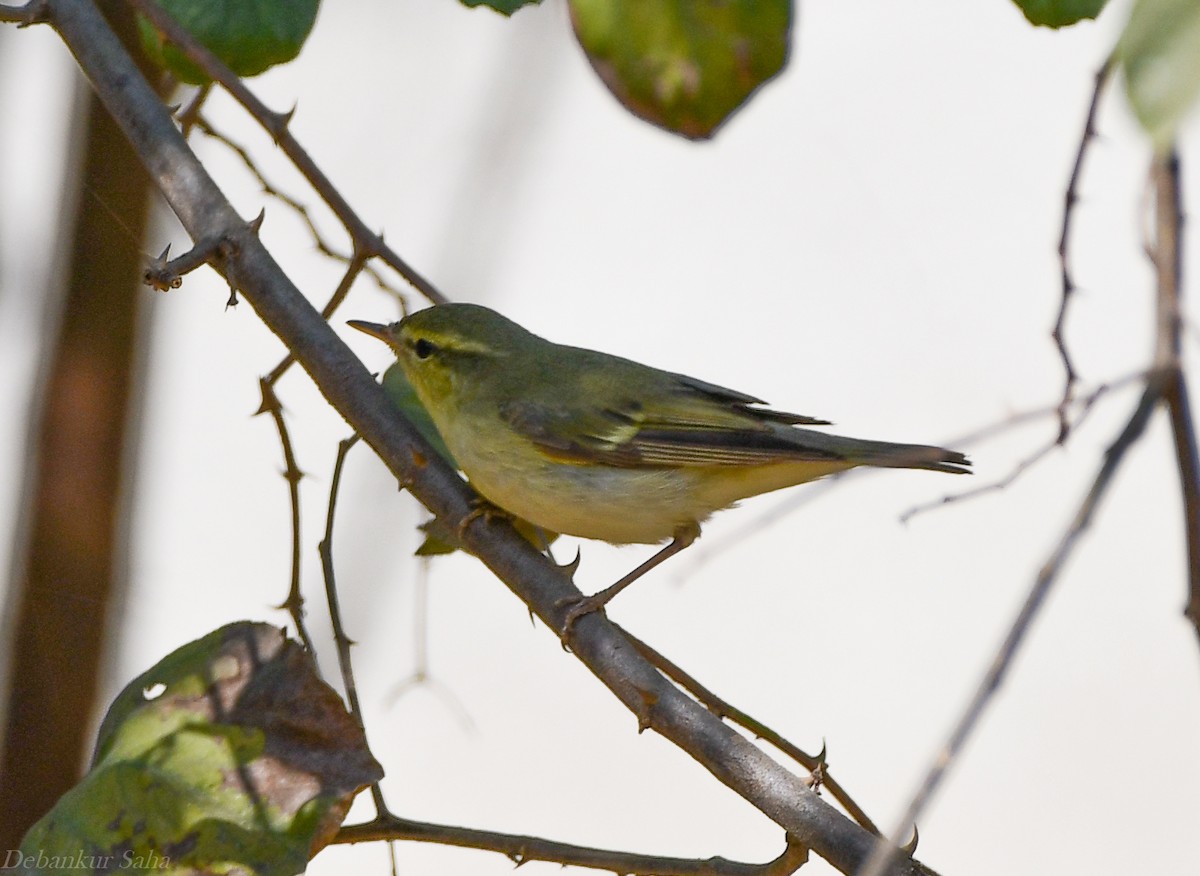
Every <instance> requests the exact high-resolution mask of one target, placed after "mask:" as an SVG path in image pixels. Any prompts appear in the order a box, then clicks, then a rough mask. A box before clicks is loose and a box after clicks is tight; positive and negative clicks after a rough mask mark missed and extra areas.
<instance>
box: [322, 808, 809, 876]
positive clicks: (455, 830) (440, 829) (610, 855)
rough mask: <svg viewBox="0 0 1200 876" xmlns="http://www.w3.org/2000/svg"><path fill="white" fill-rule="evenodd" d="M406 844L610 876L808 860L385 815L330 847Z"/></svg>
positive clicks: (761, 874)
mask: <svg viewBox="0 0 1200 876" xmlns="http://www.w3.org/2000/svg"><path fill="white" fill-rule="evenodd" d="M382 839H388V840H410V841H418V842H434V843H439V844H441V845H447V846H458V847H460V848H468V849H481V850H483V851H489V852H499V853H500V854H502V855H504V856H506V857H507V858H509V859H510V860H511V861H512V862H513V863H514V864H515V865H516V866H518V867H519V866H521V865H522V864H525V863H527V862H529V861H549V862H553V863H558V864H562V865H564V866H565V865H571V866H574V867H590V868H592V869H595V870H611V871H612V872H614V873H636V874H655V876H788V874H790V873H794V872H796V871H797V870H798V869H799V868H800V866H801V865H802V864H804V863H805V861H807V860H808V849H806V848H805V847H804V846H803V845H802V844H801V843H799V842H796V841H794V840H791V839H789V840H788V843H787V847H786V848H785V849H784V850H783V854H781V855H780V856H779V857H778V858H775V859H774V860H772V861H768V862H767V863H765V864H745V863H741V862H738V861H729V860H726V859H725V858H708V859H705V860H697V859H693V858H662V857H656V856H652V855H638V854H634V853H632V852H615V851H610V850H607V849H594V848H589V847H587V846H576V845H572V844H570V843H560V842H555V841H553V840H547V839H542V838H540V837H534V836H519V835H515V834H507V833H496V832H494V831H487V830H475V829H473V828H467V827H454V826H451V825H444V824H427V823H425V822H419V821H409V820H408V819H404V818H398V817H397V816H394V815H387V816H383V817H380V818H377V819H375V820H374V821H371V822H368V823H366V824H355V825H351V826H349V827H343V828H342V829H341V830H340V831H339V832H338V835H337V837H336V838H335V839H334V842H335V843H357V842H364V841H366V840H382Z"/></svg>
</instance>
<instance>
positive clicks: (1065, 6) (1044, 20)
mask: <svg viewBox="0 0 1200 876" xmlns="http://www.w3.org/2000/svg"><path fill="white" fill-rule="evenodd" d="M1013 2H1014V3H1016V4H1017V6H1019V7H1020V8H1021V11H1022V12H1023V13H1025V17H1026V18H1028V19H1029V21H1030V23H1031V24H1037V25H1041V26H1042V27H1066V26H1067V25H1071V24H1078V23H1079V22H1080V21H1083V20H1084V19H1085V18H1095V17H1096V16H1097V15H1099V14H1100V10H1101V9H1103V8H1104V4H1105V3H1107V2H1108V0H1013Z"/></svg>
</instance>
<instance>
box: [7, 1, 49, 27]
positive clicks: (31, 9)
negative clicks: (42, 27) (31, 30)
mask: <svg viewBox="0 0 1200 876" xmlns="http://www.w3.org/2000/svg"><path fill="white" fill-rule="evenodd" d="M47 20H48V5H47V3H46V2H45V0H30V2H28V3H25V4H23V5H21V6H0V21H4V22H9V23H10V24H15V25H17V27H29V26H30V25H31V24H42V23H43V22H45V21H47Z"/></svg>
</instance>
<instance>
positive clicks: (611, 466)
mask: <svg viewBox="0 0 1200 876" xmlns="http://www.w3.org/2000/svg"><path fill="white" fill-rule="evenodd" d="M349 325H350V326H351V327H353V328H355V329H358V330H359V331H362V332H365V333H366V334H368V335H371V336H373V337H375V338H378V339H379V340H382V341H384V342H385V343H386V344H387V345H388V346H389V347H391V349H392V351H393V352H394V353H395V354H396V357H397V362H398V364H399V366H400V367H401V368H402V369H403V371H404V374H405V376H406V377H407V378H408V381H409V382H410V383H411V384H412V387H413V389H414V390H415V392H416V394H417V397H418V399H419V400H420V402H421V404H422V405H423V406H424V408H425V409H426V411H428V413H429V416H430V417H431V418H432V420H433V422H434V424H435V425H436V426H437V431H438V433H439V434H440V435H441V437H442V439H443V440H444V441H445V444H446V446H447V447H448V448H449V450H450V452H451V453H452V454H453V457H454V458H455V459H456V460H457V464H458V466H459V468H460V469H461V470H462V471H463V472H464V473H465V474H466V476H467V478H468V480H469V481H470V483H471V485H472V486H473V487H474V488H475V490H476V491H477V492H478V493H479V494H480V495H481V496H482V497H483V498H484V499H485V500H486V501H487V502H488V503H490V504H491V505H493V506H495V507H496V508H499V509H501V510H502V511H504V512H507V513H508V514H510V515H512V516H515V517H518V518H523V519H524V520H527V521H529V522H531V523H532V524H534V525H535V526H538V527H542V528H543V529H545V530H548V531H552V532H558V533H565V534H567V535H573V536H578V537H580V538H586V539H596V540H600V541H605V542H609V543H611V544H661V543H663V542H667V541H668V540H670V541H669V543H668V544H666V545H665V546H664V547H663V548H662V549H661V550H659V551H658V552H657V553H656V554H654V555H653V556H652V557H651V558H650V559H648V560H647V561H645V562H644V563H642V564H641V565H639V566H638V567H637V568H635V569H634V570H633V571H631V572H630V573H629V574H628V575H625V576H624V577H622V578H621V579H620V580H618V581H617V582H615V583H614V584H612V585H611V586H609V587H606V588H604V589H603V590H601V591H599V592H597V593H594V594H592V595H591V596H588V597H583V598H579V599H576V600H573V604H572V605H571V606H570V607H569V610H568V611H567V613H566V616H565V621H564V631H566V632H569V631H570V630H571V628H572V627H573V625H574V623H575V622H576V621H577V620H578V619H580V618H581V617H583V616H584V615H586V614H589V613H591V612H594V611H597V610H599V609H601V608H603V607H604V606H605V605H607V603H608V602H609V601H610V600H611V599H612V598H613V597H614V596H616V595H617V594H618V593H619V592H621V591H622V590H624V589H625V588H626V587H628V586H629V585H630V584H632V583H633V582H634V581H636V580H637V579H638V578H640V577H642V576H643V575H644V574H645V573H647V572H649V571H650V570H651V569H653V568H655V567H656V566H658V565H659V564H661V563H662V562H664V561H665V560H667V559H668V558H669V557H671V556H673V555H675V554H677V553H679V552H680V551H682V550H684V549H685V548H687V547H688V546H689V545H690V544H692V543H693V542H694V541H695V540H696V538H698V537H699V535H700V526H701V524H702V523H704V522H705V521H706V520H707V519H708V518H709V517H710V516H711V515H712V514H713V513H715V512H716V511H720V510H722V509H725V508H728V507H730V506H731V505H734V504H735V503H737V502H738V501H739V500H741V499H746V498H749V497H751V496H757V495H759V494H762V493H769V492H772V491H774V490H779V489H783V488H785V487H791V486H795V485H797V484H803V483H806V482H809V481H813V480H816V479H818V478H822V477H825V476H827V475H830V474H834V473H836V472H841V471H845V470H847V469H850V468H855V467H858V466H874V467H881V468H907V469H925V470H929V471H937V472H947V473H952V474H966V473H969V472H970V467H971V462H970V460H968V459H967V457H966V456H965V455H963V454H962V453H959V452H957V451H954V450H947V449H946V448H943V447H937V446H933V445H927V444H895V443H891V442H887V441H870V440H864V439H860V438H849V437H844V436H840V435H832V434H829V433H827V432H823V431H820V430H819V429H816V428H813V427H819V426H827V425H830V423H829V421H827V420H821V419H817V418H814V417H808V416H804V415H801V414H791V413H786V412H784V411H778V410H774V409H772V408H768V407H766V406H765V404H766V403H765V402H763V401H762V400H761V399H758V398H756V397H754V396H751V395H747V394H745V393H742V392H738V391H736V390H732V389H726V388H725V387H722V386H718V385H716V384H713V383H708V382H706V381H703V380H699V379H697V378H695V377H689V376H687V375H686V374H679V373H675V372H672V371H664V370H661V369H659V368H655V367H652V366H650V365H645V364H642V363H641V362H636V361H633V360H631V359H626V358H622V357H620V356H614V355H610V354H608V353H602V352H598V351H596V350H588V349H583V348H580V347H572V346H566V345H563V344H557V343H554V342H553V341H549V340H546V339H545V338H542V337H539V336H538V335H536V334H534V333H532V332H530V331H528V330H526V329H525V328H523V327H522V326H520V325H518V324H517V323H515V322H513V321H512V320H510V319H508V318H506V317H504V316H502V315H501V314H499V313H497V312H496V311H494V310H492V309H490V308H487V307H483V306H481V305H477V304H467V303H457V302H455V303H445V304H435V305H433V306H432V307H428V308H425V309H424V310H418V311H415V312H413V313H411V314H409V315H408V316H405V317H404V318H403V319H401V320H399V321H397V322H393V323H390V324H379V323H372V322H366V321H361V320H351V321H350V322H349Z"/></svg>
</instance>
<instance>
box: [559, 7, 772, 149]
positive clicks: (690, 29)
mask: <svg viewBox="0 0 1200 876" xmlns="http://www.w3.org/2000/svg"><path fill="white" fill-rule="evenodd" d="M570 9H571V22H572V24H573V25H574V27H575V35H576V37H577V38H578V39H579V44H580V45H581V46H583V50H584V52H586V53H587V57H588V60H589V61H590V62H591V64H592V67H593V68H594V69H595V70H596V72H597V74H599V76H600V78H601V79H602V80H603V81H604V84H605V85H607V86H608V89H609V90H610V91H611V92H612V93H613V94H614V95H616V98H617V100H619V101H621V103H622V104H624V105H625V108H626V109H628V110H629V111H630V112H632V113H633V114H634V115H637V116H640V117H641V118H643V119H645V120H646V121H648V122H651V123H653V124H655V125H659V126H661V127H663V128H666V129H667V130H669V131H673V132H675V133H678V134H682V135H683V136H685V137H690V138H693V139H704V138H707V137H711V136H712V135H713V134H714V133H715V132H716V130H717V128H718V127H719V126H720V125H721V123H722V122H724V121H725V120H726V119H728V118H729V117H730V116H731V115H732V114H733V113H734V112H735V111H736V110H737V109H738V107H740V106H741V105H742V104H743V103H744V102H745V101H746V100H747V99H748V98H749V97H750V95H751V94H752V93H753V92H754V90H755V89H757V88H758V87H759V86H760V85H762V84H763V83H764V82H766V81H767V80H768V79H770V78H771V77H772V76H774V75H775V74H777V73H778V72H779V71H780V70H782V69H783V66H784V64H785V63H786V61H787V55H788V42H789V31H790V28H791V18H792V9H791V2H790V0H570Z"/></svg>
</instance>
